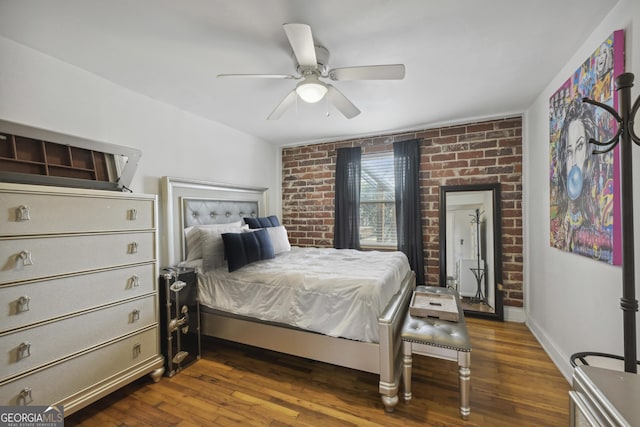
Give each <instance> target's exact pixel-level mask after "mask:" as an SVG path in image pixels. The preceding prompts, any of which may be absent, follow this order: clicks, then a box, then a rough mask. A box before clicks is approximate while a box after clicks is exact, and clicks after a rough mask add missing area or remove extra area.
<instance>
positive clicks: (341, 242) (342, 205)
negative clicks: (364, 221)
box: [333, 147, 361, 249]
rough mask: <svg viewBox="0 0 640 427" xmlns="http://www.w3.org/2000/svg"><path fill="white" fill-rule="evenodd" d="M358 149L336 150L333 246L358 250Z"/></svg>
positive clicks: (359, 155) (359, 152)
mask: <svg viewBox="0 0 640 427" xmlns="http://www.w3.org/2000/svg"><path fill="white" fill-rule="evenodd" d="M360 158H361V151H360V147H353V148H338V158H337V160H336V184H335V185H336V191H335V193H336V201H335V205H336V206H335V209H336V212H335V225H334V231H333V246H334V247H335V248H336V249H360Z"/></svg>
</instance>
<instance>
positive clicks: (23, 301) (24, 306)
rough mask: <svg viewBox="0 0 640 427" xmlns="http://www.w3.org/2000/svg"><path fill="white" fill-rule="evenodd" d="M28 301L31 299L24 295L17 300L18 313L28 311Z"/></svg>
mask: <svg viewBox="0 0 640 427" xmlns="http://www.w3.org/2000/svg"><path fill="white" fill-rule="evenodd" d="M29 301H31V298H30V297H28V296H26V295H23V296H21V297H20V298H18V313H23V312H25V311H29Z"/></svg>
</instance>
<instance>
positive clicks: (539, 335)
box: [526, 318, 573, 384]
mask: <svg viewBox="0 0 640 427" xmlns="http://www.w3.org/2000/svg"><path fill="white" fill-rule="evenodd" d="M526 325H527V327H528V328H529V330H530V331H531V333H532V334H533V336H534V337H535V338H536V339H537V340H538V342H539V343H540V345H541V346H542V348H543V349H544V351H546V352H547V354H548V355H549V357H550V358H551V361H552V362H553V363H554V364H555V365H556V367H557V368H558V369H559V370H560V372H561V373H562V375H563V376H564V378H565V379H566V380H567V382H568V383H569V384H571V383H572V378H573V367H572V366H571V362H570V361H569V358H570V356H569V355H566V354H564V353H563V352H562V351H560V350H559V349H558V346H557V345H555V343H554V342H553V341H551V340H550V339H549V338H548V337H547V335H546V334H545V333H544V330H542V329H541V328H540V327H539V326H538V324H537V323H536V322H535V321H533V320H532V319H531V318H528V319H527V321H526Z"/></svg>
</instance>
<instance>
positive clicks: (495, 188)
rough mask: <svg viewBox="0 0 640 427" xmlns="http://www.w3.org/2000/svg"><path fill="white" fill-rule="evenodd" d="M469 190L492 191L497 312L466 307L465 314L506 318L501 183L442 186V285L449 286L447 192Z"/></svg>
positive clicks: (440, 229)
mask: <svg viewBox="0 0 640 427" xmlns="http://www.w3.org/2000/svg"><path fill="white" fill-rule="evenodd" d="M463 191H465V192H468V191H491V192H492V196H493V197H492V199H493V204H492V209H493V271H494V275H493V277H494V281H493V282H494V283H493V287H494V295H495V301H494V304H495V313H486V312H480V311H475V310H468V309H465V310H464V312H465V314H468V315H470V316H472V317H482V318H487V319H495V320H504V301H503V300H504V295H503V286H502V209H501V201H500V183H499V182H496V183H490V184H465V185H442V186H440V215H439V224H438V228H439V239H440V286H441V287H446V286H447V259H446V256H447V238H446V234H447V224H446V223H447V209H446V206H447V193H453V192H463Z"/></svg>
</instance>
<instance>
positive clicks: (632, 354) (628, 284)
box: [583, 73, 640, 374]
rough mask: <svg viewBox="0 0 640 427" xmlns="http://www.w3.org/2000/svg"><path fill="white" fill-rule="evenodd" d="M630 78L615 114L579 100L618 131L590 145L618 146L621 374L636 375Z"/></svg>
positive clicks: (621, 86) (619, 85)
mask: <svg viewBox="0 0 640 427" xmlns="http://www.w3.org/2000/svg"><path fill="white" fill-rule="evenodd" d="M633 78H634V76H633V74H632V73H623V74H620V75H619V76H618V77H617V78H616V80H615V85H616V91H617V92H618V94H619V95H620V97H619V101H620V105H619V108H618V109H619V111H620V114H618V112H616V111H615V110H614V109H613V108H611V107H609V106H608V105H604V104H601V103H599V102H596V101H593V100H591V99H588V98H583V102H587V103H589V104H593V105H596V106H598V107H601V108H604V109H605V110H607V111H608V112H609V113H611V114H612V115H613V117H614V118H615V119H616V121H617V122H618V131H617V133H616V134H615V136H614V137H613V138H612V139H611V140H609V141H607V142H599V141H595V140H594V139H593V138H592V139H590V140H589V142H590V143H592V144H595V145H597V146H599V147H606V148H604V149H603V150H594V151H593V153H594V154H603V153H607V152H609V151H611V150H613V149H614V148H615V146H616V145H618V143H619V142H622V144H621V147H620V177H619V178H620V193H621V207H622V298H620V308H621V309H622V315H623V328H624V370H625V372H632V373H634V374H635V373H637V355H636V312H637V311H638V300H637V299H636V289H635V266H634V264H635V255H634V244H633V237H634V233H633V169H632V166H633V163H632V144H631V143H632V142H635V143H636V144H638V145H640V138H638V136H637V135H636V134H635V131H634V129H633V126H634V118H635V115H636V113H637V112H638V108H640V97H638V98H637V99H636V101H635V102H634V103H633V106H631V88H632V87H633Z"/></svg>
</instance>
